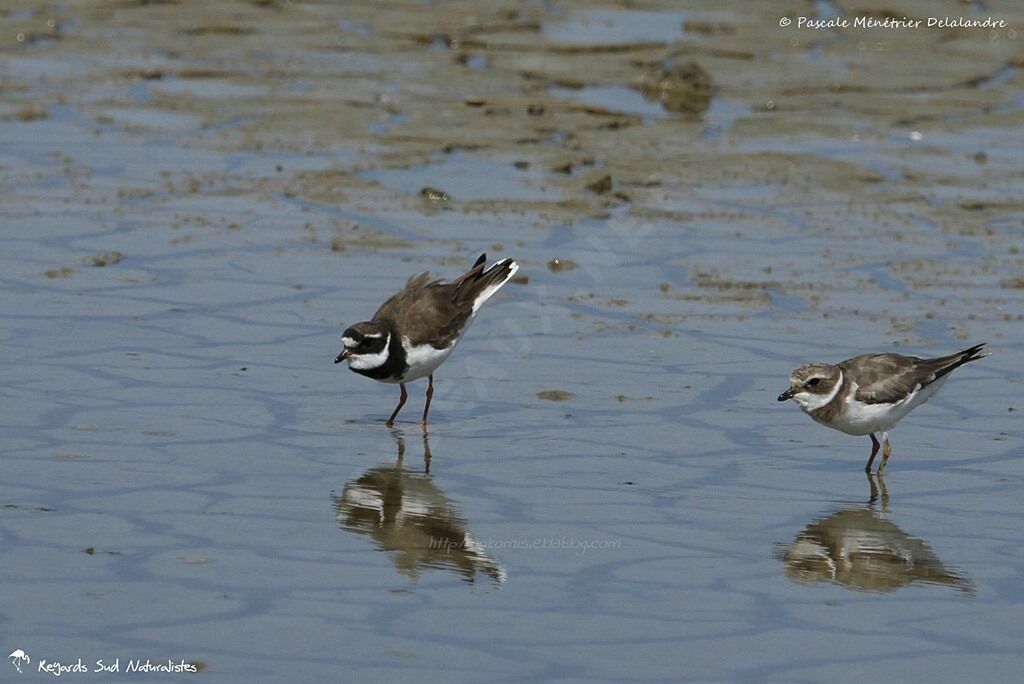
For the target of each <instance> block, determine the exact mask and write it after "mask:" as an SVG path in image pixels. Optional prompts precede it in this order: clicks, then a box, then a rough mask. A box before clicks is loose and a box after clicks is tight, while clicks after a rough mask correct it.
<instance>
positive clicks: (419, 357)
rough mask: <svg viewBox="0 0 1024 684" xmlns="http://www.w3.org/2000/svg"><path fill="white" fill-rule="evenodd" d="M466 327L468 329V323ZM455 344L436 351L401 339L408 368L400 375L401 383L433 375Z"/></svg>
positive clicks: (427, 345)
mask: <svg viewBox="0 0 1024 684" xmlns="http://www.w3.org/2000/svg"><path fill="white" fill-rule="evenodd" d="M466 327H469V323H468V322H467V324H466ZM463 332H465V329H463ZM457 343H458V340H456V341H455V344H457ZM455 344H452V346H450V347H448V348H447V349H437V348H435V347H432V346H431V345H429V344H422V345H419V346H413V345H412V344H411V343H410V342H409V340H408V338H402V346H403V347H405V363H406V365H407V366H408V367H409V368H408V370H406V371H405V373H403V374H402V378H401V381H402V382H409V381H411V380H417V379H419V378H425V377H427V376H428V375H430V374H431V373H433V372H434V371H435V370H437V367H438V366H440V365H441V364H442V363H444V360H445V359H447V358H448V355H449V354H451V353H452V350H453V349H455Z"/></svg>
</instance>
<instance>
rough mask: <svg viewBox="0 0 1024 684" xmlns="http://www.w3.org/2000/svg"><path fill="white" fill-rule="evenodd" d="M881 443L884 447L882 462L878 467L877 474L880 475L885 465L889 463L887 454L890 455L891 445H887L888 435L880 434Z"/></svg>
mask: <svg viewBox="0 0 1024 684" xmlns="http://www.w3.org/2000/svg"><path fill="white" fill-rule="evenodd" d="M882 441H883V442H885V445H884V446H883V447H882V462H881V463H880V464H879V466H878V474H879V475H881V474H882V471H883V470H885V465H886V464H887V463H888V462H889V454H891V453H892V445H891V444H889V433H888V432H883V433H882Z"/></svg>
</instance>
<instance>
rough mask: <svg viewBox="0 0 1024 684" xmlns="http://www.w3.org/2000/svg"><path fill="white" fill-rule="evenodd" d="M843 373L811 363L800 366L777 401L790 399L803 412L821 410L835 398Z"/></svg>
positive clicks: (825, 364)
mask: <svg viewBox="0 0 1024 684" xmlns="http://www.w3.org/2000/svg"><path fill="white" fill-rule="evenodd" d="M842 380H843V372H842V371H841V370H839V367H838V366H832V365H830V364H827V363H812V364H810V365H807V366H801V367H800V368H797V369H796V370H795V371H793V374H792V375H790V376H789V389H787V390H786V391H785V392H783V393H782V394H780V395H779V401H786V400H787V399H792V400H793V401H795V402H796V403H798V404H799V405H800V408H802V409H803V410H804V411H813V410H815V409H818V408H821V407H822V406H824V405H825V404H827V403H828V402H830V401H832V399H833V398H834V397H835V396H836V392H837V391H839V384H840V383H841V382H842Z"/></svg>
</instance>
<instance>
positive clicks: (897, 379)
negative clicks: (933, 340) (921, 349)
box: [779, 343, 988, 475]
mask: <svg viewBox="0 0 1024 684" xmlns="http://www.w3.org/2000/svg"><path fill="white" fill-rule="evenodd" d="M984 348H985V344H984V343H982V344H977V345H975V346H973V347H971V348H970V349H964V350H963V351H959V352H957V353H955V354H950V355H949V356H941V357H939V358H937V359H921V358H918V357H916V356H903V355H902V354H865V355H864V356H855V357H854V358H852V359H847V360H846V361H842V362H840V363H838V364H836V365H834V366H833V365H831V364H827V363H812V364H810V365H808V366H801V367H800V368H797V369H796V370H795V371H793V374H792V375H791V376H790V377H789V389H787V390H786V391H785V392H783V393H782V394H780V395H779V401H786V400H787V399H793V400H794V401H796V403H797V404H798V405H799V406H800V408H801V409H802V410H803V412H804V413H806V414H807V415H809V416H810V417H811V418H813V419H814V420H816V421H817V422H819V423H821V424H822V425H824V426H826V427H830V428H832V429H833V430H839V431H840V432H845V433H846V434H848V435H871V457H870V458H869V459H868V464H867V465H866V466H864V471H865V472H867V473H870V472H871V464H872V463H873V462H874V460H875V455H876V454H877V453H878V448H879V446H880V444H879V441H878V439H877V438H876V437H875V433H878V432H881V433H882V443H884V444H885V447H884V448H883V449H882V463H881V464H880V465H879V466H878V474H879V475H881V474H882V471H883V470H885V464H886V463H888V462H889V454H890V452H891V451H892V447H891V446H890V445H889V429H890V428H892V427H893V426H894V425H896V423H897V422H899V420H900V419H901V418H903V416H905V415H907V414H908V413H910V412H911V411H913V410H914V409H915V408H917V407H918V406H920V405H921V404H923V403H924V402H926V401H928V400H929V399H930V398H931V397H932V396H934V395H935V393H936V392H938V391H939V388H940V387H942V384H943V383H944V382H946V378H948V377H949V374H950V373H951V372H952V371H954V370H956V369H957V368H959V367H960V366H962V365H964V364H965V363H968V362H970V361H974V360H976V359H980V358H983V357H985V356H988V354H986V353H983V352H984Z"/></svg>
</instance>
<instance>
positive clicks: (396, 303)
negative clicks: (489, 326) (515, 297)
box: [334, 254, 519, 427]
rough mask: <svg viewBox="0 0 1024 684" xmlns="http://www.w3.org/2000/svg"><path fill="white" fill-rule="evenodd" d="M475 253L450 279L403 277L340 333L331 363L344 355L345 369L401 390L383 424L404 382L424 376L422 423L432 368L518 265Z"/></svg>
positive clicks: (400, 402)
mask: <svg viewBox="0 0 1024 684" xmlns="http://www.w3.org/2000/svg"><path fill="white" fill-rule="evenodd" d="M486 262H487V255H486V254H481V255H480V258H479V259H477V260H476V263H475V264H473V268H471V269H469V271H467V272H466V273H465V274H463V275H462V276H460V277H459V278H457V279H455V280H454V281H452V282H450V283H446V282H444V281H443V280H430V274H429V273H421V274H420V275H418V276H413V277H412V278H409V282H407V283H406V284H405V287H404V288H402V290H401V291H400V292H398V293H397V294H395V295H393V296H392V297H391V298H390V299H388V300H387V301H386V302H384V304H383V305H382V306H381V307H380V308H379V309H378V310H377V313H375V314H374V315H373V318H372V319H370V320H369V321H365V322H362V323H356V324H355V325H353V326H352V327H350V328H348V329H347V330H346V331H345V332H344V333H343V334H342V337H341V342H342V344H343V345H344V349H343V350H342V352H341V353H340V354H338V356H337V358H335V359H334V363H341V362H342V361H346V360H347V361H348V367H349V369H350V370H352V371H354V372H356V373H359V374H360V375H365V376H366V377H368V378H373V379H374V380H378V381H380V382H388V383H398V385H399V387H401V390H402V393H401V395H400V397H399V399H398V406H396V407H395V410H394V412H393V413H392V414H391V417H390V418H388V420H387V423H386V425H387V426H388V427H391V426H392V425H394V424H395V416H397V415H398V412H399V411H401V410H402V406H403V405H405V400H406V399H407V398H408V396H409V395H408V393H407V392H406V390H405V385H406V383H408V382H412V381H413V380H417V379H419V378H423V377H426V378H428V382H427V401H426V405H425V406H424V407H423V419H422V420H421V421H420V424H421V425H424V426H426V424H427V413H428V412H429V411H430V399H431V397H433V395H434V371H435V370H437V367H438V366H440V365H441V364H442V363H444V360H445V359H447V358H448V355H449V354H451V353H452V350H453V349H455V345H456V344H458V343H459V340H460V339H462V336H463V334H464V333H465V332H466V330H467V329H468V328H469V325H470V323H472V322H473V319H474V318H476V314H477V312H478V311H479V310H480V307H481V305H483V303H484V302H486V301H487V300H488V299H490V298H491V297H492V296H494V293H496V292H497V291H498V290H499V289H501V286H502V285H504V284H505V283H507V282H508V281H509V279H510V278H512V276H513V275H515V273H516V271H518V270H519V264H517V263H516V262H515V261H514V260H512V259H502V260H501V261H499V262H497V263H495V264H494V265H493V266H491V267H490V268H484V266H485V264H486Z"/></svg>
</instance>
